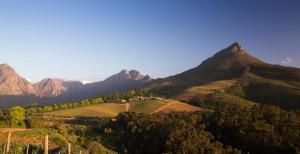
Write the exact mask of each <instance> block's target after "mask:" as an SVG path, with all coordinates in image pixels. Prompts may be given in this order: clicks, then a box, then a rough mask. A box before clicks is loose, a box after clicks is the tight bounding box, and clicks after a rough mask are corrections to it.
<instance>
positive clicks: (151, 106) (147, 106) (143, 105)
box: [129, 100, 167, 113]
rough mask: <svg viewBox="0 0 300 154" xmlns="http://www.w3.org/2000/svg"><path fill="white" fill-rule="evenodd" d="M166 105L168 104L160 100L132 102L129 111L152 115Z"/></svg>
mask: <svg viewBox="0 0 300 154" xmlns="http://www.w3.org/2000/svg"><path fill="white" fill-rule="evenodd" d="M166 104H167V102H165V101H160V100H148V101H142V102H132V103H130V108H129V111H130V112H136V113H152V112H154V111H156V110H157V109H159V108H160V107H162V106H164V105H166Z"/></svg>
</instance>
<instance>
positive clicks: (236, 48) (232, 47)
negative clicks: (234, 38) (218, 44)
mask: <svg viewBox="0 0 300 154" xmlns="http://www.w3.org/2000/svg"><path fill="white" fill-rule="evenodd" d="M227 49H229V50H230V51H232V52H239V51H244V50H243V48H242V46H241V44H240V43H238V42H234V43H233V44H231V45H230V46H229V47H228V48H227Z"/></svg>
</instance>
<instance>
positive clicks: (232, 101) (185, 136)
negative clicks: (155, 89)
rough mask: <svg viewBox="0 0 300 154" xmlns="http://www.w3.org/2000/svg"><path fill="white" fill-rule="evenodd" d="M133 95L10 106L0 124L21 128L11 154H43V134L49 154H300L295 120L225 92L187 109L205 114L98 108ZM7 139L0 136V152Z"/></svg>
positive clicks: (142, 106) (151, 106) (142, 104)
mask: <svg viewBox="0 0 300 154" xmlns="http://www.w3.org/2000/svg"><path fill="white" fill-rule="evenodd" d="M120 96H121V97H120ZM128 96H130V97H128ZM133 96H134V95H125V94H122V95H119V94H118V95H108V96H106V97H102V98H96V99H90V100H83V101H81V102H74V103H65V104H59V105H46V106H32V107H26V108H22V107H13V108H10V109H7V110H3V111H1V112H0V113H1V114H0V118H1V122H0V124H1V127H14V129H15V128H16V127H20V128H27V129H25V130H21V131H17V130H14V129H12V140H11V144H12V145H11V152H12V153H25V151H27V150H28V151H29V153H43V150H44V145H43V142H44V136H45V135H49V149H50V152H51V153H58V152H61V153H66V152H67V147H68V143H70V144H71V145H72V152H73V153H79V151H81V152H82V153H95V154H98V153H145V154H147V153H200V154H206V153H214V154H219V153H228V154H239V153H258V154H259V153H300V118H299V116H297V114H296V113H294V112H293V111H286V110H283V109H281V108H279V107H276V106H272V105H259V104H257V103H253V102H251V101H247V100H244V99H242V98H240V97H237V96H233V95H228V94H226V93H212V94H209V95H207V96H206V97H203V98H202V99H196V100H192V101H191V102H189V103H192V104H194V105H196V106H199V107H204V108H208V109H210V110H208V111H209V112H202V110H197V111H199V112H189V113H187V112H154V111H157V110H160V109H161V108H162V107H165V106H166V104H171V103H174V102H175V103H176V101H174V100H168V99H162V100H144V101H136V102H133V103H131V105H130V108H129V112H123V111H124V108H125V105H124V104H122V103H104V102H111V101H112V100H115V101H116V100H122V99H124V98H125V97H126V99H127V100H129V99H130V98H132V97H133ZM170 102H171V103H170ZM180 104H183V103H177V104H175V106H176V105H180ZM55 106H57V107H55ZM173 107H174V106H173ZM178 107H179V108H182V107H183V106H178ZM195 108H196V107H195ZM49 109H52V110H49ZM200 111H201V112H200ZM41 113H46V114H41ZM149 113H151V114H149ZM48 115H51V116H48ZM2 130H5V129H2ZM7 135H8V134H7V131H1V129H0V145H2V147H3V145H4V144H5V143H7ZM0 149H1V148H0ZM2 149H3V148H2ZM2 149H1V150H2ZM1 150H0V152H2V151H1Z"/></svg>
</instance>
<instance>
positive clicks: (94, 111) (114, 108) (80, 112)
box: [47, 103, 125, 117]
mask: <svg viewBox="0 0 300 154" xmlns="http://www.w3.org/2000/svg"><path fill="white" fill-rule="evenodd" d="M124 110H125V105H124V104H117V103H103V104H98V105H92V106H86V107H79V108H74V109H66V110H60V111H54V112H49V113H47V114H49V115H55V116H69V117H75V116H85V117H114V116H116V115H118V113H120V112H123V111H124Z"/></svg>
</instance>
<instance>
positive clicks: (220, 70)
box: [146, 43, 300, 108]
mask: <svg viewBox="0 0 300 154" xmlns="http://www.w3.org/2000/svg"><path fill="white" fill-rule="evenodd" d="M146 89H148V90H151V91H153V92H155V93H158V94H161V95H166V96H169V97H174V98H177V99H180V100H182V101H191V100H194V99H201V98H203V97H205V96H206V95H208V94H211V93H214V92H224V93H228V94H232V95H235V96H237V97H241V98H244V99H247V100H251V101H255V102H258V103H265V104H274V105H279V106H281V107H284V108H299V107H300V103H298V102H299V100H300V69H299V68H293V67H285V66H279V65H272V64H268V63H265V62H263V61H261V60H259V59H258V58H256V57H254V56H252V55H250V54H249V53H248V52H247V51H246V50H244V49H243V48H242V46H241V45H240V44H239V43H233V44H232V45H230V46H229V47H227V48H225V49H223V50H221V51H219V52H217V53H216V54H215V55H213V56H212V57H210V58H208V59H207V60H205V61H203V62H202V63H201V64H200V65H199V66H197V67H195V68H193V69H190V70H188V71H185V72H183V73H180V74H177V75H174V76H170V77H167V78H163V79H158V80H154V81H152V82H150V83H149V84H148V85H147V86H146Z"/></svg>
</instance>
